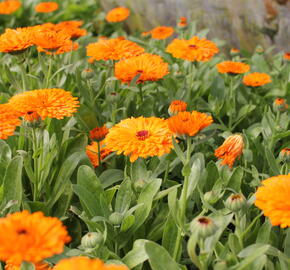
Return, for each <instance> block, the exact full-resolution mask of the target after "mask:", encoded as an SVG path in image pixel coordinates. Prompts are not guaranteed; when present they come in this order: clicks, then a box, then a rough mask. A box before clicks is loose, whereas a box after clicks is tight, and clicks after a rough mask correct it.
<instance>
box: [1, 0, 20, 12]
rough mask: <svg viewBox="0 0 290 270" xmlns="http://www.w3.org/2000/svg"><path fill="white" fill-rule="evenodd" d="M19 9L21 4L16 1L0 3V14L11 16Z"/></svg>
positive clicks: (7, 0) (9, 0) (10, 0)
mask: <svg viewBox="0 0 290 270" xmlns="http://www.w3.org/2000/svg"><path fill="white" fill-rule="evenodd" d="M20 7H21V2H20V1H18V0H6V1H5V0H4V1H3V2H0V14H6V15H8V14H11V13H13V12H15V11H16V10H17V9H19V8H20Z"/></svg>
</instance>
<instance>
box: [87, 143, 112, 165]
mask: <svg viewBox="0 0 290 270" xmlns="http://www.w3.org/2000/svg"><path fill="white" fill-rule="evenodd" d="M86 153H87V156H88V157H89V159H90V161H91V163H92V165H93V166H94V167H98V166H99V165H100V163H99V146H98V143H97V142H92V143H91V144H90V145H87V147H86ZM111 153H112V151H111V150H110V149H108V148H107V147H106V146H105V144H104V141H101V142H100V159H101V161H102V160H103V159H104V158H105V157H106V156H108V155H109V154H111Z"/></svg>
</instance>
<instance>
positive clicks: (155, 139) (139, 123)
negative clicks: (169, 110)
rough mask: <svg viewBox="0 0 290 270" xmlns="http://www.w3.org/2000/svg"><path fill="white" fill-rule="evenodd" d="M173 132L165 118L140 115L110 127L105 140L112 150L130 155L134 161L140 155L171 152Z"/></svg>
mask: <svg viewBox="0 0 290 270" xmlns="http://www.w3.org/2000/svg"><path fill="white" fill-rule="evenodd" d="M171 137H172V134H171V132H170V130H169V129H168V127H167V122H166V121H165V120H164V119H161V118H156V117H149V118H145V117H142V116H141V117H138V118H134V117H131V118H128V119H125V120H122V121H121V122H120V123H119V124H117V125H115V126H114V127H112V128H110V130H109V133H108V135H107V136H106V138H105V140H104V142H105V144H106V147H107V148H108V149H110V150H111V151H117V154H118V155H120V154H121V153H123V154H124V155H125V156H130V161H131V162H134V161H135V160H136V159H137V158H138V157H142V158H147V157H149V156H150V157H153V156H162V155H164V154H166V153H169V152H170V150H171V148H172V147H173V146H172V138H171Z"/></svg>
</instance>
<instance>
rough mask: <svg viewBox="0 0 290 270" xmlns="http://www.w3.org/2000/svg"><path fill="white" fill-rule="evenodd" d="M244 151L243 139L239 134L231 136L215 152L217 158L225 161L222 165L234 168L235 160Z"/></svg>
mask: <svg viewBox="0 0 290 270" xmlns="http://www.w3.org/2000/svg"><path fill="white" fill-rule="evenodd" d="M243 149H244V142H243V137H242V136H241V135H239V134H236V135H231V136H229V137H228V138H227V139H226V140H225V141H224V143H223V144H222V145H221V146H220V147H219V148H217V149H216V150H215V156H216V157H218V158H219V159H222V160H223V161H222V163H221V164H222V165H228V166H229V167H230V168H232V167H233V164H234V162H235V160H236V159H237V158H239V157H240V156H241V155H242V153H243Z"/></svg>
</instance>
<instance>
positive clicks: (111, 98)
mask: <svg viewBox="0 0 290 270" xmlns="http://www.w3.org/2000/svg"><path fill="white" fill-rule="evenodd" d="M107 100H108V101H109V102H111V103H116V102H118V101H119V100H120V94H119V93H117V92H110V93H108V94H107Z"/></svg>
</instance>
